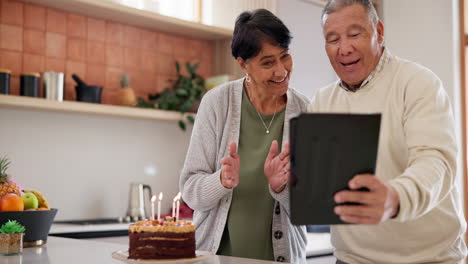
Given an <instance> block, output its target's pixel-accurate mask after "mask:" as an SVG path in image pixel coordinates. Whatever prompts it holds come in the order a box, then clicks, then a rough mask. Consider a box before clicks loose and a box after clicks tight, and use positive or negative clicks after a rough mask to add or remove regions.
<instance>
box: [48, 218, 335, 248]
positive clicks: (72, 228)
mask: <svg viewBox="0 0 468 264" xmlns="http://www.w3.org/2000/svg"><path fill="white" fill-rule="evenodd" d="M128 225H129V224H128V223H121V224H96V225H73V224H61V223H60V224H59V223H54V224H52V227H51V229H50V232H49V234H51V235H52V234H63V233H82V232H83V233H84V232H105V231H117V230H128ZM331 253H333V246H332V245H331V242H330V233H307V247H306V256H317V255H325V254H331Z"/></svg>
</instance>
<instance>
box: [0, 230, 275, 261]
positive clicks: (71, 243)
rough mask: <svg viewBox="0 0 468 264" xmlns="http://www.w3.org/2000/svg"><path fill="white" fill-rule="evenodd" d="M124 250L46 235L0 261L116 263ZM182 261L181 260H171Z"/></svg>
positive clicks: (225, 259) (217, 257) (215, 258)
mask: <svg viewBox="0 0 468 264" xmlns="http://www.w3.org/2000/svg"><path fill="white" fill-rule="evenodd" d="M118 250H127V248H126V247H125V246H123V245H119V244H113V243H105V242H95V241H89V240H83V239H71V238H61V237H49V238H48V240H47V244H45V245H43V246H41V247H32V248H25V249H24V250H23V253H21V254H19V255H13V256H1V257H0V264H52V263H53V264H55V263H57V264H83V263H99V264H119V263H123V262H121V261H119V260H115V259H113V258H112V256H111V255H112V253H113V252H115V251H118ZM176 263H185V262H184V261H174V264H176ZM232 263H236V264H274V263H276V262H272V261H263V260H255V259H246V258H236V257H226V256H217V255H213V256H211V257H209V258H206V259H203V260H200V261H198V262H197V264H232Z"/></svg>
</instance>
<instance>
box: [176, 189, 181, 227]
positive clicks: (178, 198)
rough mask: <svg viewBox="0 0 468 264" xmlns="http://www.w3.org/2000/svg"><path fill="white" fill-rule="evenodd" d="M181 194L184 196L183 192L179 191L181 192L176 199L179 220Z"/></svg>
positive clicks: (177, 218)
mask: <svg viewBox="0 0 468 264" xmlns="http://www.w3.org/2000/svg"><path fill="white" fill-rule="evenodd" d="M181 196H182V194H181V193H180V192H179V193H178V194H177V196H176V197H177V201H176V203H177V205H176V221H178V220H179V211H180V197H181Z"/></svg>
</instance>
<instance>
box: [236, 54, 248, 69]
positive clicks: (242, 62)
mask: <svg viewBox="0 0 468 264" xmlns="http://www.w3.org/2000/svg"><path fill="white" fill-rule="evenodd" d="M236 60H237V63H239V66H240V67H241V69H242V71H244V73H247V65H246V62H245V60H244V59H243V58H241V57H237V59H236Z"/></svg>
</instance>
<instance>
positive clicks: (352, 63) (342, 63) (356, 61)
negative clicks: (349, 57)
mask: <svg viewBox="0 0 468 264" xmlns="http://www.w3.org/2000/svg"><path fill="white" fill-rule="evenodd" d="M360 60H361V59H357V60H355V61H351V62H347V63H344V62H340V63H341V65H343V66H345V67H346V66H352V65H354V64H356V63H358V62H359V61H360Z"/></svg>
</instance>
